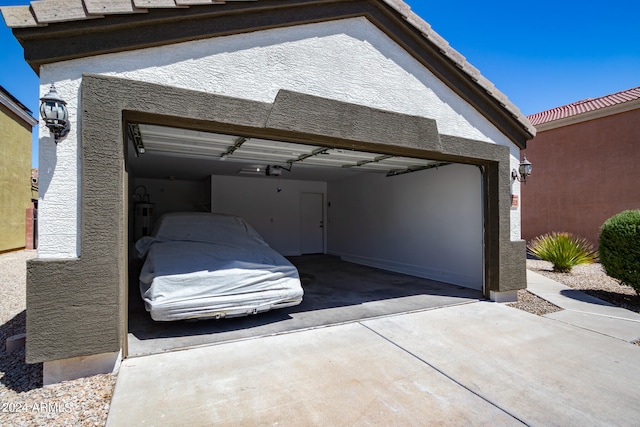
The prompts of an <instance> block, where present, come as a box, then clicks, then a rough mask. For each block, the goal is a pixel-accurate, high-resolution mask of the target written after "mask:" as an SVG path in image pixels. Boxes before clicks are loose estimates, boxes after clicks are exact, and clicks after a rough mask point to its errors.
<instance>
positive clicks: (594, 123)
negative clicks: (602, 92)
mask: <svg viewBox="0 0 640 427" xmlns="http://www.w3.org/2000/svg"><path fill="white" fill-rule="evenodd" d="M529 120H531V123H532V124H533V125H535V127H536V129H537V131H538V133H537V135H536V137H535V139H534V140H533V141H531V142H530V143H529V144H528V146H527V150H526V155H527V158H528V159H529V161H531V163H532V164H533V165H534V166H533V167H534V171H533V175H532V179H531V180H529V181H527V183H526V185H523V187H522V194H523V201H522V237H523V238H524V239H525V240H527V241H529V240H531V239H532V238H534V237H536V236H539V235H541V234H544V233H549V232H552V231H567V232H570V233H573V234H576V235H578V236H582V237H584V238H586V239H588V240H589V241H591V242H592V243H593V244H594V245H596V246H597V244H598V238H599V232H600V226H602V223H604V221H605V220H606V219H607V218H609V217H611V216H613V215H615V214H617V213H619V212H622V211H624V210H627V209H640V185H638V178H637V177H636V175H637V173H636V172H637V171H638V168H639V167H638V165H639V164H640V87H637V88H634V89H629V90H624V91H622V92H618V93H614V94H611V95H607V96H602V97H600V98H594V99H592V98H589V99H585V100H583V101H579V102H574V103H572V104H569V105H564V106H562V107H557V108H553V109H551V110H548V111H543V112H541V113H537V114H533V115H531V116H529Z"/></svg>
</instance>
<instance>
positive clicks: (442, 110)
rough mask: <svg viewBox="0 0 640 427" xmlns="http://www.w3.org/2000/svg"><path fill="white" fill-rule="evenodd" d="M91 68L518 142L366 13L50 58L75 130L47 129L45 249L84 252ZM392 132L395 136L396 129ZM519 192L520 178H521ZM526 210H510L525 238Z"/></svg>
mask: <svg viewBox="0 0 640 427" xmlns="http://www.w3.org/2000/svg"><path fill="white" fill-rule="evenodd" d="M83 72H90V73H97V74H103V75H108V76H117V77H123V78H128V79H132V80H140V81H145V82H150V83H157V84H162V85H168V86H172V87H179V88H184V89H191V90H197V91H202V92H206V93H212V94H221V95H227V96H232V97H236V98H241V99H247V100H254V101H259V102H265V103H270V102H273V101H274V99H275V97H276V94H277V93H278V92H279V91H280V90H281V89H285V90H291V91H295V92H299V93H306V94H309V95H315V96H319V97H322V98H326V99H333V100H338V101H343V102H348V103H353V104H358V105H364V106H370V107H373V108H378V109H382V110H387V111H392V112H397V113H402V114H407V115H414V116H419V117H426V118H430V119H433V120H435V121H436V122H437V126H438V131H439V133H441V134H444V135H451V136H457V137H461V138H468V139H472V140H476V141H484V142H489V143H495V144H499V145H504V146H507V147H509V149H510V150H511V152H512V163H513V164H514V165H516V168H517V163H518V149H517V147H516V146H515V144H513V143H512V142H511V141H510V140H509V139H508V138H507V137H506V136H505V135H503V134H502V133H501V132H500V131H499V130H498V129H497V128H496V127H495V126H494V125H493V124H491V123H490V122H489V121H488V120H487V119H486V118H485V117H483V116H482V115H481V114H480V113H479V112H478V111H477V110H475V109H474V108H473V107H472V106H471V105H470V104H468V103H467V102H466V101H464V100H462V99H461V98H460V97H459V96H458V95H457V94H455V93H454V92H453V91H452V90H451V89H450V88H449V87H448V86H446V85H445V84H444V83H443V82H442V81H440V80H439V79H438V78H437V77H436V76H434V75H433V74H432V73H431V72H429V71H428V70H427V69H426V68H425V67H424V66H422V65H421V64H420V63H419V62H418V61H417V60H416V59H414V58H413V57H412V56H411V55H409V54H408V53H407V52H406V51H404V50H403V49H402V48H400V46H398V45H397V44H395V43H394V42H393V41H392V40H391V39H389V38H388V36H386V35H385V34H384V33H382V32H381V31H380V30H379V29H378V28H377V27H375V26H374V25H373V24H371V23H369V22H368V21H367V20H366V19H365V18H353V19H347V20H339V21H333V22H324V23H317V24H309V25H300V26H294V27H287V28H280V29H272V30H266V31H261V32H254V33H248V34H238V35H232V36H226V37H218V38H214V39H207V40H200V41H192V42H186V43H181V44H174V45H167V46H162V47H154V48H147V49H142V50H137V51H131V52H120V53H114V54H107V55H100V56H93V57H88V58H82V59H76V60H70V61H65V62H60V63H55V64H48V65H45V66H43V67H42V68H41V72H40V76H41V82H42V87H41V91H42V92H45V91H46V90H47V88H48V85H49V83H50V82H52V81H53V82H55V83H56V87H57V88H58V92H59V93H60V95H61V96H62V97H63V98H64V99H65V100H67V101H68V102H69V110H70V117H71V122H72V130H71V133H70V134H69V136H68V137H67V138H66V139H65V140H64V141H62V142H61V143H60V144H59V145H58V146H57V147H56V146H55V144H53V143H52V141H50V140H49V137H48V131H46V130H44V131H43V129H42V128H41V133H40V135H41V143H40V155H41V166H42V167H43V170H42V171H41V178H40V179H41V182H43V183H44V184H45V185H44V187H45V188H44V189H45V190H46V191H45V192H43V194H42V196H41V205H40V208H41V215H42V227H41V229H40V233H41V240H40V254H41V255H40V256H43V257H56V258H67V257H74V256H79V255H80V252H81V249H80V240H79V237H78V235H79V221H80V218H81V215H80V212H79V209H78V201H79V197H81V195H80V192H79V190H78V188H79V187H80V184H79V176H80V173H81V171H80V164H79V162H78V151H77V148H76V147H77V143H76V141H77V127H78V126H79V125H80V124H79V123H78V119H77V114H76V110H77V108H78V99H79V87H80V82H81V75H82V73H83ZM390 137H392V136H390ZM514 191H516V192H517V191H518V184H517V183H516V184H515V185H514ZM519 214H520V211H519V210H513V211H511V212H510V216H511V224H512V235H511V237H512V238H513V239H519V236H520V232H519V220H520V218H519Z"/></svg>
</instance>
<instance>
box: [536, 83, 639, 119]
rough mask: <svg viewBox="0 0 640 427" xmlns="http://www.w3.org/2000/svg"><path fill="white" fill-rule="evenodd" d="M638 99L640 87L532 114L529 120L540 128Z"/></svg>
mask: <svg viewBox="0 0 640 427" xmlns="http://www.w3.org/2000/svg"><path fill="white" fill-rule="evenodd" d="M638 99H640V86H639V87H636V88H632V89H627V90H623V91H621V92H617V93H613V94H610V95H605V96H601V97H600V98H587V99H583V100H582V101H578V102H574V103H571V104H567V105H563V106H560V107H556V108H552V109H550V110H546V111H542V112H540V113H536V114H532V115H530V116H528V119H529V121H530V122H531V124H532V125H534V126H538V125H541V124H543V123H548V122H552V121H555V120H560V119H565V118H568V117H574V116H578V115H580V114H585V113H589V112H591V111H596V110H600V109H603V108H607V107H612V106H614V105H620V104H624V103H625V102H629V101H634V100H638Z"/></svg>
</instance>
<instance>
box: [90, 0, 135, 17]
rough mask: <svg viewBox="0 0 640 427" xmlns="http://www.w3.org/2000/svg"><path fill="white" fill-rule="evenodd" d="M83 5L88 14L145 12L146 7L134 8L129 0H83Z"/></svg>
mask: <svg viewBox="0 0 640 427" xmlns="http://www.w3.org/2000/svg"><path fill="white" fill-rule="evenodd" d="M84 6H85V7H86V9H87V12H88V13H89V14H90V15H102V14H104V15H111V14H117V13H134V12H146V9H139V8H134V7H133V3H132V2H131V0H109V1H108V2H106V1H104V0H84Z"/></svg>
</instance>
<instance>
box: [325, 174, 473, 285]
mask: <svg viewBox="0 0 640 427" xmlns="http://www.w3.org/2000/svg"><path fill="white" fill-rule="evenodd" d="M329 202H330V203H331V207H330V208H329V223H328V235H329V240H328V251H329V252H330V253H333V254H337V255H340V256H342V257H344V258H345V259H348V260H351V261H354V262H359V263H363V264H367V265H371V266H375V267H379V268H384V269H388V270H394V271H399V272H403V273H407V274H412V275H415V276H420V277H426V278H430V279H435V280H442V281H446V282H448V283H454V284H457V285H461V286H465V287H470V288H474V289H480V290H481V289H482V284H483V274H484V269H483V253H484V252H483V220H482V219H483V213H482V210H483V204H482V176H481V173H480V170H479V169H478V168H477V167H475V166H468V165H448V166H443V167H441V168H438V169H429V170H425V171H420V172H414V173H410V174H406V175H400V176H395V177H391V178H387V177H385V176H384V175H380V174H368V175H359V176H357V177H354V178H349V179H345V180H341V181H336V182H331V183H329Z"/></svg>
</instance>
